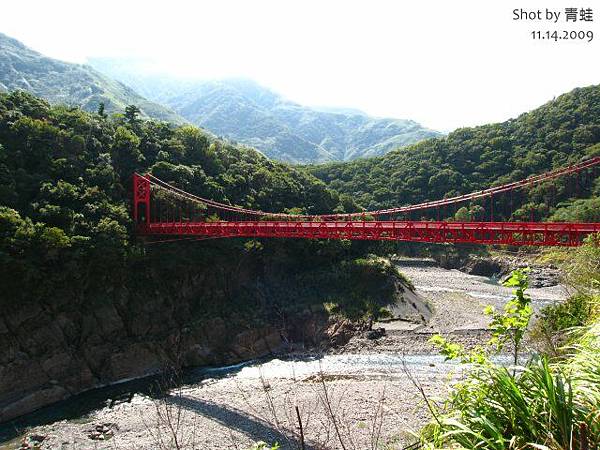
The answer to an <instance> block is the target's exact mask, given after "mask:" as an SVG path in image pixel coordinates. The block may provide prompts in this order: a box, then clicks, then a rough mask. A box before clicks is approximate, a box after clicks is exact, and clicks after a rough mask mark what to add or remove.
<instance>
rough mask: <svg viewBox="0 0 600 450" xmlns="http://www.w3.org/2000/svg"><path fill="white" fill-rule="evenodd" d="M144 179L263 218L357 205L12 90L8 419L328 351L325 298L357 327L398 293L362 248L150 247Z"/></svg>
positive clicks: (388, 271)
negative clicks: (190, 374) (218, 368)
mask: <svg viewBox="0 0 600 450" xmlns="http://www.w3.org/2000/svg"><path fill="white" fill-rule="evenodd" d="M134 171H139V172H147V171H151V172H153V173H154V174H156V175H157V176H159V177H160V178H162V179H163V180H165V181H168V182H171V183H174V184H176V185H177V186H179V187H182V188H184V189H186V190H187V191H189V192H192V193H196V194H198V195H201V196H204V197H208V198H212V199H215V200H218V201H221V202H227V203H231V204H237V205H243V206H247V207H252V208H259V209H262V210H267V211H285V210H289V209H291V208H295V209H296V210H303V211H307V212H314V213H321V212H328V211H332V210H334V211H353V210H356V209H357V206H356V205H355V204H354V202H353V201H352V200H350V199H349V198H348V197H345V196H340V195H338V194H337V193H336V192H334V191H331V190H329V189H328V188H327V187H326V186H325V185H324V183H322V182H320V181H318V180H317V179H316V178H314V177H313V176H311V175H309V174H307V173H306V172H305V171H304V170H300V169H295V168H291V167H289V166H286V165H284V164H281V163H276V162H272V161H270V160H268V159H267V158H265V157H264V156H262V155H261V154H259V153H258V152H256V151H254V150H251V149H245V148H240V147H237V146H234V145H230V144H225V143H223V142H222V141H219V140H214V139H211V138H209V137H208V136H207V135H206V134H204V133H203V132H202V131H200V130H199V129H197V128H195V127H193V126H183V127H179V128H174V127H173V126H171V125H168V124H166V123H164V122H155V121H142V120H141V119H140V118H139V116H138V114H137V112H136V109H135V108H128V109H127V113H126V115H124V116H117V117H114V118H107V117H106V116H103V115H100V114H91V113H87V112H84V111H82V110H81V109H79V108H74V107H64V106H50V105H49V104H48V103H47V102H46V101H44V100H42V99H39V98H36V97H34V96H32V95H30V94H28V93H25V92H23V91H16V92H12V93H10V94H0V284H1V286H2V292H1V293H0V306H1V308H2V315H1V316H0V361H2V365H1V366H0V422H2V421H4V420H8V419H9V418H11V417H16V416H18V415H20V414H24V413H26V412H29V411H31V410H33V409H35V408H38V407H40V406H43V405H45V404H48V403H51V402H53V401H58V400H61V399H64V398H67V397H69V396H70V395H72V394H74V393H77V392H80V391H81V390H84V389H89V388H92V387H96V386H99V385H105V384H107V383H111V382H114V381H118V380H122V379H125V378H126V379H129V378H132V377H139V376H143V375H147V374H149V373H155V372H156V371H159V370H162V369H164V367H165V366H167V367H171V366H175V367H177V366H186V365H195V366H197V365H209V364H213V365H214V364H217V365H218V364H221V365H223V364H231V363H233V362H238V361H241V360H247V359H252V358H255V357H257V356H260V355H265V354H268V353H269V352H271V351H272V350H273V349H276V348H280V347H281V346H283V345H284V339H292V340H293V339H298V340H300V341H302V342H310V340H311V339H312V340H313V342H314V344H315V345H318V344H319V343H320V342H321V339H325V338H324V337H323V336H324V335H323V332H324V330H325V328H326V327H327V323H328V318H329V313H328V310H326V309H325V308H324V304H325V303H326V304H330V305H335V310H336V311H338V312H339V313H341V314H345V315H347V316H351V317H354V318H359V317H365V315H366V314H374V313H377V311H378V310H379V309H378V308H380V307H381V306H383V305H385V304H386V303H389V302H391V301H393V300H395V299H396V298H397V295H398V292H399V291H398V285H399V284H398V283H401V282H402V280H401V278H400V276H399V274H398V273H397V271H396V269H395V268H393V267H391V266H389V265H385V264H382V263H380V262H379V261H376V260H373V259H370V260H367V259H363V258H361V256H362V255H364V253H365V251H364V248H365V247H364V245H363V244H361V243H357V244H352V245H350V244H349V243H344V242H340V241H335V242H326V241H300V240H284V239H280V240H279V239H274V240H264V241H262V242H258V241H252V240H242V239H225V240H209V241H202V242H193V241H189V240H183V241H180V242H169V243H154V244H153V243H146V244H145V245H144V244H143V243H142V242H140V241H138V240H137V239H136V237H135V235H134V234H133V232H132V223H131V219H130V199H131V175H132V173H133V172H134ZM400 289H401V288H400ZM400 292H401V291H400ZM292 318H294V319H292Z"/></svg>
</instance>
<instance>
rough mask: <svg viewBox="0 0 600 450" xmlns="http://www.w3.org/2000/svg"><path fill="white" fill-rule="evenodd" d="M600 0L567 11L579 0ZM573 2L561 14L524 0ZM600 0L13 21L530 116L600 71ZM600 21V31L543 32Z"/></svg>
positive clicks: (415, 111) (82, 5) (474, 110)
mask: <svg viewBox="0 0 600 450" xmlns="http://www.w3.org/2000/svg"><path fill="white" fill-rule="evenodd" d="M594 6H596V8H595V9H594V11H593V14H594V16H593V18H594V21H593V22H581V21H578V22H576V23H567V22H565V21H564V14H565V8H568V7H578V8H582V7H583V8H588V7H591V8H594ZM521 8H522V9H524V10H526V11H537V10H538V9H541V10H542V15H543V16H545V9H546V8H548V9H550V10H553V11H558V12H561V16H562V17H560V20H559V22H557V23H556V24H554V23H550V22H546V21H538V20H535V21H523V20H513V10H514V9H521ZM599 25H600V4H598V3H597V2H596V1H593V0H584V1H582V0H560V1H557V0H544V1H538V0H525V1H523V0H521V1H518V2H517V1H516V0H513V1H510V0H485V1H481V0H453V1H448V0H435V1H434V0H412V1H407V0H360V1H359V0H195V1H194V0H189V1H184V0H170V1H168V2H167V1H153V0H144V1H137V0H119V1H116V0H102V1H94V2H92V1H83V0H78V1H70V0H52V1H48V0H38V1H33V0H19V1H4V2H3V3H2V5H1V7H0V32H3V33H5V34H7V35H9V36H11V37H14V38H16V39H19V40H21V41H22V42H23V43H24V44H26V45H27V46H29V47H32V48H33V49H35V50H37V51H39V52H41V53H43V54H45V55H47V56H51V57H54V58H58V59H62V60H66V61H70V62H85V61H86V60H87V58H91V57H128V58H129V57H135V58H144V59H151V60H153V61H155V66H156V67H157V68H159V69H160V70H162V71H165V72H168V73H170V74H172V75H176V76H182V77H190V78H201V79H215V78H229V77H244V78H251V79H254V80H255V81H257V82H259V83H261V84H263V85H265V86H267V87H269V88H271V89H273V90H274V91H276V92H278V93H280V94H281V95H283V96H284V97H286V98H288V99H290V100H293V101H296V102H298V103H301V104H304V105H308V106H334V107H351V108H358V109H361V110H363V111H365V112H367V113H369V114H371V115H375V116H381V117H396V118H405V119H413V120H416V121H418V122H420V123H421V124H423V125H425V126H427V127H430V128H433V129H436V130H440V131H445V132H447V131H451V130H453V129H455V128H458V127H462V126H474V125H479V124H484V123H490V122H498V121H503V120H506V119H509V118H511V117H516V116H518V115H519V114H520V113H522V112H525V111H528V110H531V109H533V108H535V107H537V106H539V105H541V104H543V103H545V102H547V101H549V100H551V99H552V98H553V97H555V96H558V95H560V94H561V93H564V92H567V91H569V90H571V89H573V88H575V87H578V86H587V85H591V84H599V83H600V58H598V55H599V50H600V44H598V42H599V41H600V26H599ZM535 30H540V31H542V32H545V31H546V30H557V31H559V32H562V30H567V31H571V30H575V31H579V30H584V31H586V30H592V31H593V32H594V33H595V34H596V35H597V36H595V39H594V40H593V41H592V42H589V43H588V42H587V41H586V40H584V41H570V40H568V41H558V42H554V41H548V40H545V41H540V40H534V39H532V36H531V32H532V31H535Z"/></svg>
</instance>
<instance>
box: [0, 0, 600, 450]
mask: <svg viewBox="0 0 600 450" xmlns="http://www.w3.org/2000/svg"><path fill="white" fill-rule="evenodd" d="M123 6H124V5H123ZM161 12H164V13H165V14H166V13H167V11H166V9H165V10H164V11H161ZM509 15H510V11H509ZM208 22H210V21H207V22H205V24H206V23H208ZM111 23H112V22H111ZM192 28H193V29H194V30H197V31H198V32H200V31H201V30H203V29H204V28H202V27H195V26H194V27H192ZM253 31H254V30H253ZM153 35H156V33H153ZM48 36H49V37H50V35H48ZM250 36H254V35H248V37H250ZM160 37H161V39H162V35H161V36H160ZM223 37H225V35H223ZM103 38H104V39H112V38H113V36H112V35H110V36H109V35H108V34H105V35H103ZM238 41H239V40H238V39H237V38H236V39H234V41H232V42H234V44H235V45H234V47H235V48H237V47H238V44H240V43H239V42H238ZM271 41H272V39H270V38H269V42H271ZM132 42H133V40H131V41H130V42H129V43H130V44H131V43H132ZM161 42H162V41H161ZM173 42H176V40H173ZM179 44H181V45H183V43H179ZM179 44H178V45H179ZM240 45H241V44H240ZM242 47H243V46H242ZM373 50H376V49H373ZM171 51H175V45H171V47H170V50H169V54H170V53H171ZM370 53H371V49H369V51H368V52H366V53H365V54H364V55H363V56H368V55H369V54H370ZM390 54H391V53H390ZM427 55H428V58H431V54H430V53H427ZM328 58H329V57H328ZM225 59H227V60H229V59H230V58H229V57H226V58H225ZM386 59H387V58H386ZM130 61H131V60H130V59H128V58H126V57H124V58H123V59H119V58H117V57H114V58H113V57H111V56H107V57H96V58H90V59H89V63H90V64H89V65H86V64H76V63H70V62H64V61H61V60H58V59H53V58H48V57H46V56H44V55H43V54H41V53H38V52H36V51H34V50H32V49H30V48H28V47H27V46H25V45H24V44H22V43H21V42H19V41H17V40H15V39H12V38H10V37H8V36H6V35H4V34H0V286H2V289H1V292H0V312H1V314H0V449H1V450H9V449H10V450H15V449H19V450H34V449H35V450H50V449H52V450H54V449H58V448H61V449H64V450H71V449H72V450H75V449H80V448H82V449H87V448H94V449H104V448H116V449H121V448H122V449H130V448H135V449H138V448H139V449H148V450H150V449H160V450H171V449H174V450H183V449H186V450H191V449H194V450H195V449H197V448H202V449H215V450H217V449H218V450H221V449H224V448H235V449H236V450H248V449H252V450H277V449H278V448H280V449H282V450H283V449H297V450H305V449H306V448H310V449H313V450H329V449H338V448H340V449H341V450H350V449H361V450H362V449H365V448H370V449H372V450H381V449H385V450H399V449H405V448H406V446H411V445H412V446H413V447H412V448H416V447H419V446H421V447H423V448H430V449H436V448H439V449H442V448H466V449H471V448H482V449H483V448H485V449H491V450H503V449H505V448H508V447H511V448H518V449H525V448H533V447H535V448H540V449H552V450H586V449H592V448H595V447H598V446H600V421H599V420H596V419H597V418H598V417H600V416H599V415H598V405H599V404H600V358H599V357H598V356H599V355H600V345H599V344H600V329H599V326H600V321H599V320H600V319H599V317H600V293H599V286H600V236H599V234H598V233H597V231H598V230H599V229H600V177H599V175H600V174H599V173H598V171H597V166H598V165H599V164H600V85H588V86H582V87H577V88H575V89H572V90H571V91H568V92H564V93H562V94H561V95H559V96H557V97H556V98H554V99H552V100H550V101H547V102H546V103H544V104H542V105H541V106H539V107H537V108H534V109H532V110H530V111H523V112H522V113H521V114H519V115H518V116H516V117H514V118H511V119H508V120H504V121H502V122H498V123H490V124H485V125H481V126H476V127H466V128H458V129H456V130H454V131H452V132H450V133H448V134H447V135H443V134H441V133H438V132H436V131H433V130H430V129H427V128H425V127H423V126H422V125H420V124H419V123H417V122H415V121H413V120H410V119H393V118H379V117H371V116H369V115H367V114H365V113H364V112H362V111H360V110H358V109H353V108H328V107H319V108H311V107H306V106H303V105H301V104H299V103H295V102H292V101H289V100H287V99H286V98H285V97H283V96H281V95H279V94H278V93H275V92H274V91H272V90H270V89H268V88H265V87H264V86H262V85H261V84H258V83H256V82H254V81H252V80H249V79H247V78H244V77H239V78H235V77H229V78H226V77H223V78H219V79H211V80H207V79H200V78H194V77H190V78H189V79H185V80H184V79H181V78H178V77H177V76H175V75H173V76H166V75H165V76H163V75H160V76H159V75H157V74H154V75H156V76H154V75H152V74H148V73H146V72H145V71H143V70H136V69H135V67H130V66H129V62H130ZM186 61H188V62H190V61H195V62H199V63H203V62H204V61H205V60H204V59H202V58H197V57H196V56H195V55H194V56H193V57H192V56H190V58H188V59H186ZM215 61H216V60H213V61H208V60H206V62H207V63H209V62H210V63H213V62H215ZM328 61H330V59H328ZM307 67H310V66H307ZM318 87H319V86H313V88H318ZM400 87H401V86H399V85H398V86H389V87H388V90H387V91H386V92H387V93H389V94H390V95H391V93H392V92H393V91H395V89H396V88H400ZM363 88H364V89H366V88H365V87H363ZM365 92H366V91H365ZM369 92H370V91H369ZM373 92H375V91H373ZM422 92H423V96H424V95H425V92H427V93H429V91H428V90H422ZM426 100H427V99H426V98H425V97H423V101H426ZM456 106H457V111H459V109H460V108H458V107H459V106H461V105H456ZM457 114H458V112H457ZM261 442H262V443H261Z"/></svg>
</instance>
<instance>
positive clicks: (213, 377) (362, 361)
mask: <svg viewBox="0 0 600 450" xmlns="http://www.w3.org/2000/svg"><path fill="white" fill-rule="evenodd" d="M398 266H399V269H400V270H401V271H402V272H404V273H405V274H406V275H407V276H408V277H409V278H410V279H411V280H412V281H413V283H414V284H415V285H416V287H417V292H419V293H420V294H421V295H423V296H424V297H426V298H427V299H428V301H430V302H431V303H432V304H433V306H434V307H435V308H436V309H437V318H436V317H434V320H433V321H432V324H433V326H434V327H437V329H439V330H441V331H450V330H452V329H465V327H466V328H469V327H471V328H473V329H477V328H481V327H485V322H484V321H482V315H481V310H482V305H484V304H488V303H491V304H494V305H496V306H501V305H502V304H504V303H505V302H506V301H507V300H508V299H509V298H510V296H511V289H509V288H505V287H503V286H501V285H500V284H499V283H498V280H496V279H493V278H486V277H480V276H473V275H467V274H464V273H462V272H459V271H457V270H446V269H442V268H439V267H432V266H429V265H426V264H424V265H419V264H413V263H408V264H405V265H403V264H402V263H400V264H398ZM530 294H531V296H532V298H533V303H534V307H535V308H536V309H537V308H539V307H541V306H543V305H545V304H548V303H553V302H556V301H558V300H561V299H562V298H564V291H563V289H562V287H560V286H556V287H552V288H542V289H532V290H530ZM392 350H394V349H392ZM498 362H500V363H502V364H506V365H509V364H510V358H509V357H508V356H502V357H499V358H498ZM405 370H409V371H410V373H411V374H413V375H414V376H415V377H416V378H418V379H419V380H425V381H426V382H431V385H432V386H439V385H441V384H443V383H444V381H443V380H447V379H448V376H450V375H452V374H454V375H458V372H459V371H460V370H464V366H463V367H459V366H458V365H457V364H455V363H452V362H447V361H444V358H443V357H442V356H440V355H432V354H412V355H405V356H403V355H401V354H398V353H397V351H390V349H387V350H386V352H385V353H375V354H338V355H325V356H318V357H317V356H315V357H308V356H301V357H296V358H294V357H289V358H281V359H278V358H275V359H267V360H258V361H249V362H246V363H242V364H237V365H232V366H226V367H213V368H197V369H192V370H188V371H186V372H185V374H184V376H183V380H182V381H183V386H184V389H186V390H191V391H196V392H197V389H201V390H204V389H203V386H208V385H213V386H215V387H216V389H217V390H218V386H220V385H221V384H223V385H224V386H225V385H228V383H231V382H234V384H235V383H237V382H238V381H239V382H240V383H243V382H247V383H252V382H253V380H259V379H261V378H265V379H268V380H274V381H275V380H281V382H282V383H289V382H291V381H294V380H301V381H309V382H310V380H311V377H315V376H316V375H319V374H323V375H324V376H326V377H328V379H340V380H355V382H356V383H365V382H368V380H371V382H373V380H378V379H382V378H385V379H391V380H398V383H403V381H402V379H403V378H404V379H405V378H406V372H405ZM314 379H315V380H316V379H317V377H315V378H314ZM159 381H160V379H159V378H158V377H153V378H145V379H140V380H134V381H129V382H126V383H121V384H117V385H114V386H109V387H105V388H101V389H95V390H92V391H89V392H87V393H83V394H80V395H77V396H74V397H72V398H71V399H69V400H66V401H64V402H60V403H57V404H55V405H52V406H50V407H46V408H43V409H41V410H40V411H37V412H35V413H33V414H29V415H27V416H25V417H23V418H20V419H18V420H15V421H13V422H9V423H7V424H3V425H0V450H5V449H9V448H11V449H12V448H15V447H16V441H11V440H13V439H15V438H16V437H18V436H19V434H20V433H22V432H23V430H25V429H29V428H31V427H36V426H38V425H44V424H52V423H56V422H58V421H61V420H66V421H68V422H67V423H70V424H74V423H87V422H90V421H93V420H94V419H95V417H96V416H97V415H100V416H102V417H104V416H106V415H110V414H111V411H112V410H111V408H110V404H111V401H113V400H116V403H117V405H118V404H119V403H120V402H127V400H128V399H129V398H131V400H132V405H130V406H131V407H133V408H143V407H144V406H143V405H144V404H145V403H146V399H149V398H152V396H153V392H157V391H158V389H156V386H157V383H158V382H159ZM406 381H407V380H404V383H406ZM369 385H370V384H369ZM409 385H410V383H408V385H407V386H408V387H409ZM408 387H407V388H408ZM225 390H227V388H225ZM402 391H403V390H402V389H400V392H402ZM357 398H358V397H357ZM223 400H224V401H225V402H226V403H227V401H228V400H229V396H225V397H223ZM146 406H147V405H146ZM116 409H119V408H118V407H116ZM117 415H118V414H117ZM58 427H59V428H60V427H62V425H60V424H58ZM9 442H10V445H7V444H9ZM2 443H4V445H3V444H2ZM69 448H70V447H69Z"/></svg>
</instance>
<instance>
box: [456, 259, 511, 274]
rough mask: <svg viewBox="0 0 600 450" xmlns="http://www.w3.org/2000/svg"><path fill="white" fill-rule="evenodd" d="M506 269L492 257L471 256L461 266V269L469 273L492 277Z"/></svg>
mask: <svg viewBox="0 0 600 450" xmlns="http://www.w3.org/2000/svg"><path fill="white" fill-rule="evenodd" d="M505 270H506V268H505V266H504V265H503V264H502V263H501V262H499V261H496V260H494V259H488V258H481V257H471V258H469V260H468V261H467V263H466V264H465V266H464V267H463V271H464V272H466V273H468V274H470V275H480V276H484V277H493V276H495V275H499V274H501V273H503V272H504V271H505Z"/></svg>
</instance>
